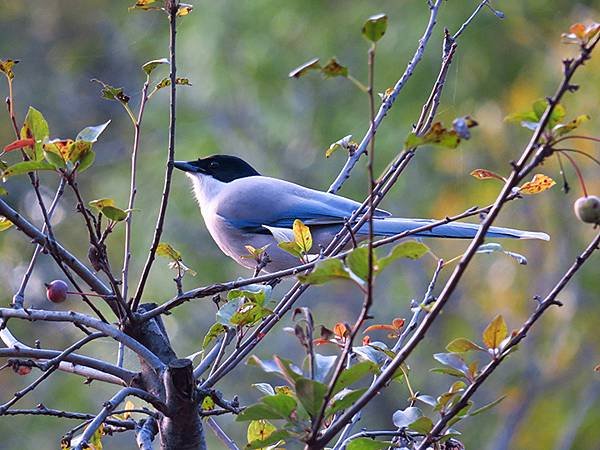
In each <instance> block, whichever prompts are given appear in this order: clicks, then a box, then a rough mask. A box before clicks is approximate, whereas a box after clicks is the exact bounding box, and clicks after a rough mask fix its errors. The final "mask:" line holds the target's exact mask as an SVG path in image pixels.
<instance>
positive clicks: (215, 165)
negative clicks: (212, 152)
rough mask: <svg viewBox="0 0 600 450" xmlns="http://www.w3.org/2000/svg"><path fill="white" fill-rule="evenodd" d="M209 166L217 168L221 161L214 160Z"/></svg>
mask: <svg viewBox="0 0 600 450" xmlns="http://www.w3.org/2000/svg"><path fill="white" fill-rule="evenodd" d="M209 167H210V168H211V169H216V168H217V167H219V163H218V162H216V161H212V162H211V163H210V164H209Z"/></svg>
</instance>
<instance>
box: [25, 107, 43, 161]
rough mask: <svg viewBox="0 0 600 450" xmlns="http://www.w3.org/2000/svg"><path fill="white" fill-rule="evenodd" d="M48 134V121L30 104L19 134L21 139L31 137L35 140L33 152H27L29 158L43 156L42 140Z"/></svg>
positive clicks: (37, 158)
mask: <svg viewBox="0 0 600 450" xmlns="http://www.w3.org/2000/svg"><path fill="white" fill-rule="evenodd" d="M49 134H50V131H49V129H48V122H46V119H44V116H43V115H42V113H41V112H39V111H38V110H37V109H35V108H33V107H31V106H30V107H29V109H28V110H27V115H26V116H25V120H24V121H23V127H22V128H21V133H20V136H21V139H26V138H33V139H34V140H35V145H34V149H33V154H31V153H28V156H29V157H30V158H31V159H33V160H35V161H40V160H42V159H43V158H44V153H43V149H42V142H43V141H44V139H47V138H48V136H49ZM26 153H27V151H26Z"/></svg>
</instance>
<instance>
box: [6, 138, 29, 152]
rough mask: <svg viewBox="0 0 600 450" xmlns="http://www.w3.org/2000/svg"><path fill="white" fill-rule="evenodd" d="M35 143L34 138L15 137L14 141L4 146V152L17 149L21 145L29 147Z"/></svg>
mask: <svg viewBox="0 0 600 450" xmlns="http://www.w3.org/2000/svg"><path fill="white" fill-rule="evenodd" d="M34 144H35V139H31V138H28V139H17V140H16V141H14V142H12V143H10V144H8V145H7V146H6V147H4V151H5V152H12V151H13V150H18V149H20V148H23V147H31V146H33V145H34Z"/></svg>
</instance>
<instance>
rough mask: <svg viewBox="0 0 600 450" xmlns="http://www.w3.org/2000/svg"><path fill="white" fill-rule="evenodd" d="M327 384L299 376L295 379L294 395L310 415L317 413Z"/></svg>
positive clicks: (314, 415)
mask: <svg viewBox="0 0 600 450" xmlns="http://www.w3.org/2000/svg"><path fill="white" fill-rule="evenodd" d="M326 393H327V386H326V385H325V384H323V383H321V382H319V381H315V380H309V379H308V378H300V379H299V380H297V381H296V395H297V397H298V400H300V403H301V404H302V406H303V407H304V409H305V410H306V412H307V413H308V415H309V416H310V417H313V418H314V417H316V416H317V414H319V411H320V409H321V405H322V404H323V399H324V397H325V394H326Z"/></svg>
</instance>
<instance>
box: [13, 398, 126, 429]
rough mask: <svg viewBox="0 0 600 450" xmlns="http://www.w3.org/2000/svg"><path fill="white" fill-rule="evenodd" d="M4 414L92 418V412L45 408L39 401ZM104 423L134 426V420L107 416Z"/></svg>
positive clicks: (123, 426) (75, 418)
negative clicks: (35, 405) (29, 406)
mask: <svg viewBox="0 0 600 450" xmlns="http://www.w3.org/2000/svg"><path fill="white" fill-rule="evenodd" d="M4 415H5V416H23V415H27V416H52V417H60V418H61V419H74V420H92V419H94V417H96V416H94V415H93V414H86V413H80V412H71V411H62V410H60V409H51V408H46V407H45V406H44V405H42V404H41V403H40V404H39V405H37V408H35V409H9V410H8V411H6V412H5V413H4ZM105 423H106V424H108V425H113V426H117V427H121V428H126V429H128V430H133V429H134V428H135V422H134V421H133V420H118V419H111V418H108V419H106V420H105Z"/></svg>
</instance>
